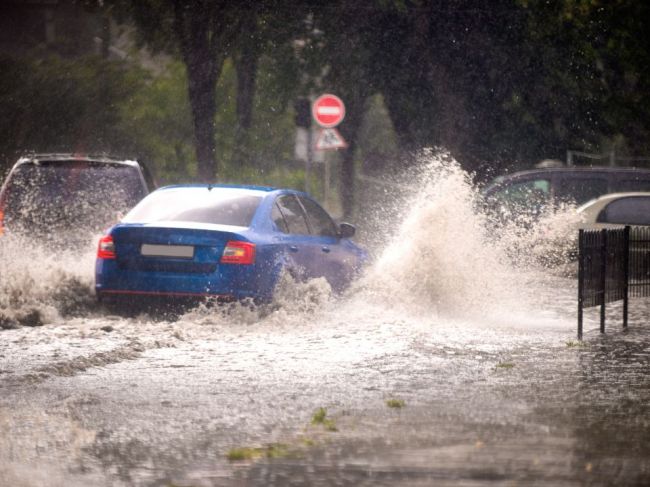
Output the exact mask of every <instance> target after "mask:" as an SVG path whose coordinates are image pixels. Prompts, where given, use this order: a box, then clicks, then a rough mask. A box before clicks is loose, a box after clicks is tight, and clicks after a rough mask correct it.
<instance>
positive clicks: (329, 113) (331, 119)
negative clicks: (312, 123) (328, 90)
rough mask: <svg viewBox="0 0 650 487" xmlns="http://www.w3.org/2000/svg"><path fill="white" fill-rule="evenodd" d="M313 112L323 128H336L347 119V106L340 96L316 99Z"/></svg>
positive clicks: (327, 95) (312, 108) (325, 96)
mask: <svg viewBox="0 0 650 487" xmlns="http://www.w3.org/2000/svg"><path fill="white" fill-rule="evenodd" d="M311 112H312V115H313V117H314V120H316V123H318V125H320V126H321V127H324V128H331V127H336V126H337V125H338V124H340V123H341V122H342V121H343V119H344V118H345V105H344V104H343V102H342V101H341V99H340V98H339V97H338V96H336V95H330V94H325V95H321V96H319V97H318V98H316V101H315V102H314V104H313V105H312V107H311Z"/></svg>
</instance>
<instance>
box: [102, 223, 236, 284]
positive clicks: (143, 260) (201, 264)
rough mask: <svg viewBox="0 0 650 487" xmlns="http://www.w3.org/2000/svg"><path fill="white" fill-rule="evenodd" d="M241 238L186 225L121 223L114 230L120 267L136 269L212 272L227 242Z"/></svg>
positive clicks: (227, 233)
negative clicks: (128, 225) (133, 225)
mask: <svg viewBox="0 0 650 487" xmlns="http://www.w3.org/2000/svg"><path fill="white" fill-rule="evenodd" d="M237 239H241V236H239V235H237V234H235V233H229V232H216V231H210V230H193V229H185V228H158V227H118V228H115V230H114V231H113V240H114V242H115V253H116V256H117V264H118V266H119V268H120V269H121V270H134V271H152V272H156V271H158V272H180V273H199V274H207V273H212V272H214V271H215V270H216V269H217V265H218V263H219V260H220V259H221V255H222V254H223V249H224V247H225V246H226V243H227V242H228V241H229V240H237ZM165 247H168V249H167V251H165ZM175 250H176V251H177V252H174V251H175ZM188 251H190V252H188ZM189 254H191V256H190V255H189Z"/></svg>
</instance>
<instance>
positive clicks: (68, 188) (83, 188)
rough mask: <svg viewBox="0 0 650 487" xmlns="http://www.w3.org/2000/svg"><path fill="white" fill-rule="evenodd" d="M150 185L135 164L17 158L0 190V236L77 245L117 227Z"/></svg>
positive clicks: (63, 157) (48, 156)
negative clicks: (85, 239) (52, 240)
mask: <svg viewBox="0 0 650 487" xmlns="http://www.w3.org/2000/svg"><path fill="white" fill-rule="evenodd" d="M152 185H153V182H152V180H151V177H150V176H149V173H148V172H147V170H146V168H145V167H144V166H143V165H142V164H141V163H139V162H137V161H132V160H122V159H114V158H110V157H105V156H81V155H72V154H34V155H29V156H25V157H21V158H20V159H19V160H18V162H16V164H15V165H14V166H13V168H12V169H11V171H10V172H9V175H8V176H7V178H6V180H5V182H4V184H3V185H2V188H1V189H0V233H2V232H4V233H17V234H23V235H26V236H28V237H30V238H33V239H42V238H55V237H62V238H64V239H65V240H66V241H67V242H73V241H75V242H77V241H79V240H82V239H83V237H82V236H85V235H89V234H91V233H95V234H96V233H97V232H98V231H99V232H102V231H104V230H105V229H106V228H107V227H108V226H110V225H112V224H113V223H115V222H116V221H118V220H119V218H120V216H122V215H124V214H125V213H126V212H127V211H128V210H130V209H131V208H132V207H133V206H135V204H136V203H137V202H138V201H140V200H141V199H142V198H143V197H145V196H146V195H147V194H148V193H149V190H150V188H151V186H152Z"/></svg>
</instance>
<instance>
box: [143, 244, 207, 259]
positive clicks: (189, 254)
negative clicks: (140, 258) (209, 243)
mask: <svg viewBox="0 0 650 487" xmlns="http://www.w3.org/2000/svg"><path fill="white" fill-rule="evenodd" d="M140 253H141V254H142V255H145V256H147V257H176V258H179V259H192V258H194V246H192V245H153V244H142V247H140Z"/></svg>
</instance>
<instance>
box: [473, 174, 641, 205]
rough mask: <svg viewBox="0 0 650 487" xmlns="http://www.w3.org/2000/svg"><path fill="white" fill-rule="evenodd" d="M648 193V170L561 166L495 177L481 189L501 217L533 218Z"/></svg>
mask: <svg viewBox="0 0 650 487" xmlns="http://www.w3.org/2000/svg"><path fill="white" fill-rule="evenodd" d="M630 191H650V170H648V169H637V168H621V167H562V168H557V167H556V168H547V169H534V170H529V171H520V172H516V173H513V174H510V175H507V176H501V177H498V178H496V179H495V180H494V181H493V182H492V183H491V184H490V185H488V186H487V187H486V188H485V189H484V190H483V195H484V197H485V200H486V202H487V204H488V208H490V209H492V210H495V209H496V210H497V211H498V213H500V214H501V215H502V216H505V217H508V216H510V215H519V214H528V215H532V216H536V215H538V214H539V213H541V212H542V211H543V209H544V208H545V207H547V206H548V205H554V204H557V203H571V204H576V205H581V204H583V203H585V202H587V201H589V200H592V199H594V198H597V197H599V196H602V195H604V194H607V193H614V192H630Z"/></svg>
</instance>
